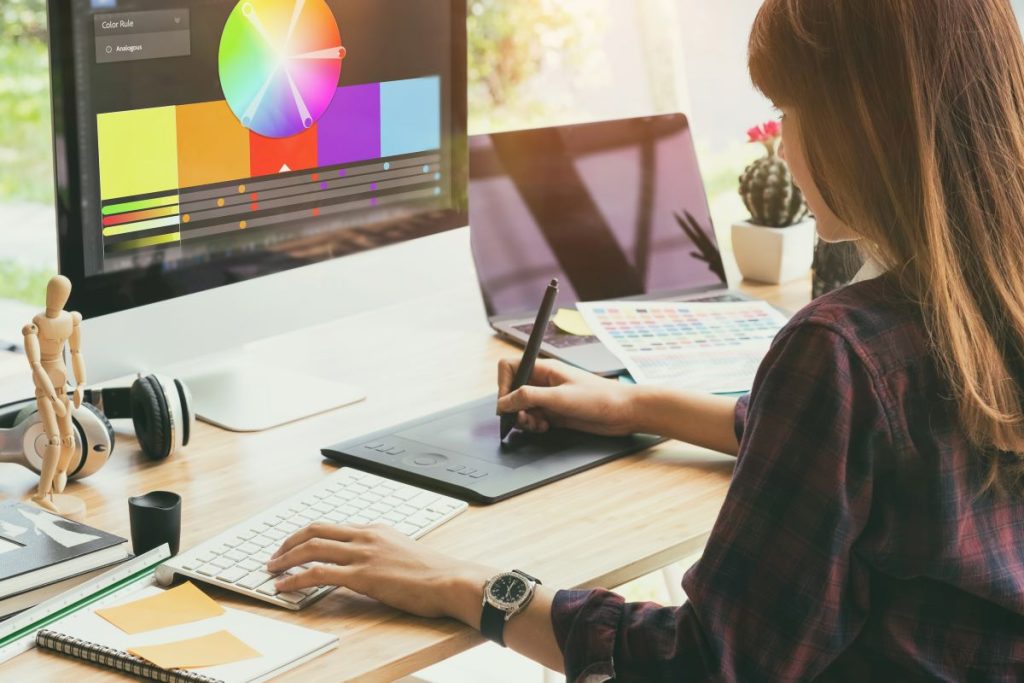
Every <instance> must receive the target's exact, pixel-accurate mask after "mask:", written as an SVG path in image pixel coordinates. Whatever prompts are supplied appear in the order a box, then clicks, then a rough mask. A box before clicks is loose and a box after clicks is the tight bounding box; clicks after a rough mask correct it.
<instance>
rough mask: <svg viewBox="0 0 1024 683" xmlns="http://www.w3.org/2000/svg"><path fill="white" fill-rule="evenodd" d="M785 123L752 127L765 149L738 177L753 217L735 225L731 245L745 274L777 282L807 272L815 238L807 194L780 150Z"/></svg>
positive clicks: (751, 134) (752, 133)
mask: <svg viewBox="0 0 1024 683" xmlns="http://www.w3.org/2000/svg"><path fill="white" fill-rule="evenodd" d="M781 133H782V131H781V127H780V125H779V124H778V122H775V121H771V122H769V123H766V124H764V125H762V126H757V127H755V128H752V129H750V131H748V133H747V134H748V136H749V137H750V142H753V143H760V144H762V145H764V147H765V150H766V151H767V154H766V155H765V156H763V157H761V158H760V159H758V160H756V161H755V162H754V163H752V164H750V166H748V167H747V169H746V171H744V172H743V175H742V176H740V196H741V197H743V203H744V204H745V205H746V207H747V210H748V211H749V212H750V219H749V220H745V221H740V222H739V223H736V224H734V225H733V226H732V244H733V251H734V252H735V255H736V263H737V265H739V268H740V272H741V273H743V277H745V278H747V279H748V280H755V281H758V282H768V283H771V284H779V283H782V282H788V281H790V280H795V279H798V278H800V277H803V276H805V275H807V273H808V272H809V271H810V268H811V261H812V260H813V258H814V243H815V240H816V239H817V234H816V231H815V222H814V219H813V218H811V217H810V216H809V215H808V210H807V204H806V202H804V196H803V193H802V192H801V191H800V188H799V187H797V186H796V183H795V182H793V176H792V174H791V173H790V172H789V166H787V165H786V162H785V161H784V160H783V159H782V158H781V157H780V156H779V155H778V147H779V139H780V138H781Z"/></svg>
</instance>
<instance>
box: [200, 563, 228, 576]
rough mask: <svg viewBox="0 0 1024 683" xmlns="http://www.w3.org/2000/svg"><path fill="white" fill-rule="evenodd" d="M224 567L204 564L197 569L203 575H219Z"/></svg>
mask: <svg viewBox="0 0 1024 683" xmlns="http://www.w3.org/2000/svg"><path fill="white" fill-rule="evenodd" d="M221 570H222V568H221V567H218V566H217V565H214V564H204V565H203V566H202V567H200V568H199V569H197V570H196V571H197V572H198V573H199V574H202V575H203V576H217V574H219V573H220V572H221Z"/></svg>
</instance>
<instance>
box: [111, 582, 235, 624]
mask: <svg viewBox="0 0 1024 683" xmlns="http://www.w3.org/2000/svg"><path fill="white" fill-rule="evenodd" d="M96 614H98V615H99V616H101V617H103V618H104V619H106V620H107V621H109V622H110V623H111V624H113V625H114V626H116V627H118V628H119V629H121V630H122V631H124V632H125V633H133V634H134V633H145V632H146V631H154V630H156V629H158V628H167V627H168V626H179V625H181V624H190V623H192V622H193V621H199V620H201V619H209V618H210V617H219V616H220V615H222V614H224V608H223V607H221V606H220V605H218V604H217V603H216V602H214V601H213V600H212V599H211V598H209V597H208V596H207V595H206V593H204V592H202V591H201V590H199V589H198V588H196V587H195V586H193V585H192V583H191V582H188V583H183V584H181V585H180V586H178V587H176V588H171V589H170V590H165V591H160V592H159V593H158V594H156V595H151V596H149V597H147V598H142V599H141V600H135V601H133V602H129V603H126V604H124V605H118V606H117V607H108V608H106V609H98V610H96Z"/></svg>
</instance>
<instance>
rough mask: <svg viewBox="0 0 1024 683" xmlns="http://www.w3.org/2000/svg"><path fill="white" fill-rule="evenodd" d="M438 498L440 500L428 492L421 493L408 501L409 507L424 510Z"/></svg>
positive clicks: (437, 496) (434, 494)
mask: <svg viewBox="0 0 1024 683" xmlns="http://www.w3.org/2000/svg"><path fill="white" fill-rule="evenodd" d="M438 498H440V496H439V495H437V494H436V493H431V492H430V491H421V492H420V493H418V494H416V495H415V496H414V497H413V498H412V499H411V500H410V501H409V505H412V506H415V507H418V508H425V507H427V506H428V505H430V504H431V503H433V502H434V501H435V500H437V499H438Z"/></svg>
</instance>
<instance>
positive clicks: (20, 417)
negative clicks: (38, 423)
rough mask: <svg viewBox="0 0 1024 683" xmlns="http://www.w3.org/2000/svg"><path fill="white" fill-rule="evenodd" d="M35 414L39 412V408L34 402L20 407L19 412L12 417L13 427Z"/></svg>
mask: <svg viewBox="0 0 1024 683" xmlns="http://www.w3.org/2000/svg"><path fill="white" fill-rule="evenodd" d="M37 412H39V406H38V405H37V404H36V402H35V401H32V402H31V403H27V404H26V405H25V406H24V407H22V409H21V410H19V411H18V414H17V415H15V416H14V426H15V427H17V426H18V425H20V424H21V423H22V422H24V421H25V420H27V419H29V418H30V417H32V416H33V415H35V414H36V413H37Z"/></svg>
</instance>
